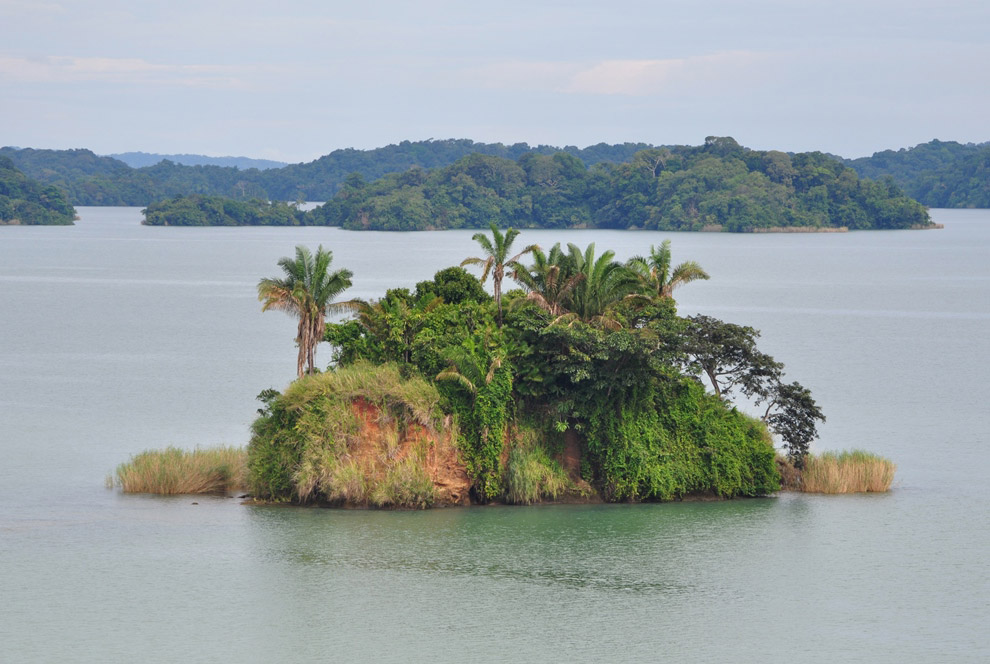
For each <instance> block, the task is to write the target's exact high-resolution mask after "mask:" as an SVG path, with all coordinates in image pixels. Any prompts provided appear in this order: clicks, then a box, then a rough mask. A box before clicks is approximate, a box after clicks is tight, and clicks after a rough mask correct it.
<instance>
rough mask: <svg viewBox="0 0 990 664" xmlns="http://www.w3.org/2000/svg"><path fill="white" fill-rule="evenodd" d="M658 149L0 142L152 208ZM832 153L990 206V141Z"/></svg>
mask: <svg viewBox="0 0 990 664" xmlns="http://www.w3.org/2000/svg"><path fill="white" fill-rule="evenodd" d="M659 147H661V146H654V145H651V144H647V143H623V144H617V145H608V144H605V143H599V144H597V145H592V146H589V147H586V148H578V147H576V146H566V147H564V148H557V147H553V146H548V145H538V146H530V145H528V144H526V143H516V144H513V145H503V144H501V143H476V142H474V141H471V140H468V139H448V140H428V141H402V142H401V143H398V144H394V145H389V146H386V147H382V148H376V149H373V150H356V149H340V150H334V151H333V152H331V153H329V154H327V155H325V156H323V157H320V158H319V159H316V160H314V161H312V162H308V163H301V164H290V165H287V166H284V167H282V168H272V169H267V170H263V171H262V170H258V169H247V170H241V169H238V168H235V167H229V166H218V165H197V166H186V165H181V164H176V163H174V162H171V161H167V160H166V161H161V162H159V163H157V164H154V165H150V166H144V167H141V168H131V167H130V166H128V165H127V164H126V163H124V162H123V161H120V160H118V159H114V158H112V157H109V156H99V155H96V154H94V153H93V152H92V151H90V150H85V149H75V150H39V149H31V148H23V149H18V148H12V147H4V148H0V155H3V156H7V157H9V158H10V159H11V160H12V161H13V162H14V164H15V165H16V166H17V167H18V168H19V169H20V170H21V171H23V172H24V173H25V174H26V175H27V176H28V177H30V178H33V179H37V180H39V181H41V182H42V183H44V184H51V185H55V186H57V187H58V188H60V189H61V190H62V191H63V192H64V193H65V195H66V196H67V197H68V199H69V201H70V202H71V203H72V204H74V205H133V206H147V205H149V204H150V203H153V202H156V201H160V200H164V199H169V198H174V197H175V196H180V195H192V194H203V195H211V196H224V197H228V198H234V199H237V200H249V199H252V198H262V199H268V200H280V201H326V200H329V199H330V198H332V197H333V196H334V194H336V193H337V192H338V191H339V190H341V189H342V188H343V187H344V186H345V183H346V181H347V178H348V177H349V176H351V175H352V174H355V173H357V174H359V175H360V176H361V178H363V179H364V180H365V181H367V182H370V181H374V180H377V179H379V178H381V177H382V176H384V175H387V174H391V173H401V172H404V171H406V170H409V169H410V168H421V169H435V168H442V167H445V166H449V165H451V164H453V163H454V162H456V161H458V160H459V159H462V158H464V157H466V156H468V155H471V154H481V155H487V156H494V157H502V158H505V159H511V160H513V161H518V160H519V158H520V157H522V156H523V155H525V154H529V153H535V154H538V155H545V156H551V155H553V154H555V153H558V152H563V153H566V154H569V155H571V156H574V157H577V158H578V159H580V160H581V161H582V162H583V163H584V164H585V165H586V166H588V167H592V166H595V165H596V164H601V163H610V164H620V163H624V162H628V161H629V160H631V159H632V158H633V156H634V155H635V154H636V153H638V152H640V151H642V150H647V149H658V148H659ZM691 147H692V146H666V149H668V150H671V151H672V152H675V153H676V152H679V151H683V150H688V149H691ZM790 156H791V157H792V158H793V157H795V156H796V155H794V154H791V155H790ZM829 157H831V158H833V159H835V160H836V161H840V162H842V163H844V164H845V165H847V166H849V167H851V168H853V169H854V170H855V171H856V172H857V173H858V174H859V175H860V177H866V178H870V179H875V180H883V179H884V178H886V177H888V176H889V177H890V178H892V179H893V180H894V182H895V183H896V184H897V185H898V186H899V187H900V188H901V189H903V190H904V192H905V193H907V194H908V195H909V196H910V197H912V198H914V199H915V200H918V201H919V202H921V203H923V204H924V205H928V206H930V207H990V190H988V187H990V185H988V184H987V183H988V177H987V170H988V164H990V144H988V143H983V144H972V143H971V144H960V143H956V142H953V141H938V140H933V141H931V142H929V143H924V144H920V145H917V146H915V147H913V148H909V149H901V150H898V151H893V150H886V151H883V152H877V153H875V154H874V155H873V156H872V157H863V158H860V159H845V160H843V159H842V158H841V157H837V156H834V155H829Z"/></svg>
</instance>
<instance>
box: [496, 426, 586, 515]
mask: <svg viewBox="0 0 990 664" xmlns="http://www.w3.org/2000/svg"><path fill="white" fill-rule="evenodd" d="M538 435H539V433H538V432H537V431H535V430H525V431H522V432H521V433H520V436H519V439H518V440H517V442H516V445H515V446H514V447H513V448H512V449H511V450H510V451H509V458H508V461H507V462H506V465H505V495H504V500H505V502H507V503H513V504H516V505H532V504H533V503H536V502H539V501H541V500H556V499H557V498H559V497H560V496H562V495H563V494H564V493H565V492H567V491H568V490H569V489H571V488H572V487H573V482H571V480H570V478H568V477H567V473H566V472H564V469H563V468H561V466H560V464H559V463H557V461H555V460H554V459H551V458H550V455H549V454H548V453H547V449H546V447H544V446H543V445H541V444H540V443H539V442H538V440H537V436H538Z"/></svg>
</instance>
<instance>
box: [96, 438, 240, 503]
mask: <svg viewBox="0 0 990 664" xmlns="http://www.w3.org/2000/svg"><path fill="white" fill-rule="evenodd" d="M247 475H248V473H247V452H246V451H245V450H244V449H243V448H239V447H215V448H211V449H206V450H200V449H197V450H194V451H192V452H187V451H185V450H180V449H178V448H175V447H169V448H166V449H164V450H149V451H147V452H142V453H141V454H138V455H137V456H135V457H132V458H131V460H130V461H128V462H127V463H122V464H120V465H119V466H117V470H116V472H115V473H114V476H113V477H112V478H107V479H108V482H107V483H108V484H113V485H115V486H118V487H120V488H121V489H122V490H123V491H124V492H125V493H159V494H164V495H173V494H181V493H213V494H223V493H227V492H231V491H242V490H244V489H246V487H247Z"/></svg>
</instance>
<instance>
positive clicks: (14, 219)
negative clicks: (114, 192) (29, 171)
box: [0, 156, 76, 226]
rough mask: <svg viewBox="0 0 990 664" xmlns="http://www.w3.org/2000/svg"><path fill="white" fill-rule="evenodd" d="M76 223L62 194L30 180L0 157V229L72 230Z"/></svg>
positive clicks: (8, 161)
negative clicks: (3, 227)
mask: <svg viewBox="0 0 990 664" xmlns="http://www.w3.org/2000/svg"><path fill="white" fill-rule="evenodd" d="M75 219H76V210H75V208H73V207H72V206H71V205H69V202H68V201H67V200H65V196H64V195H63V194H62V192H61V191H59V190H58V189H57V188H56V187H53V186H51V185H45V184H42V183H41V182H37V181H36V180H32V179H30V178H28V177H27V176H25V175H24V173H22V172H21V171H20V170H18V169H17V168H16V167H15V166H14V163H13V162H12V161H11V160H10V159H7V158H6V157H3V156H0V226H17V225H22V224H23V225H25V226H69V225H72V223H73V221H74V220H75Z"/></svg>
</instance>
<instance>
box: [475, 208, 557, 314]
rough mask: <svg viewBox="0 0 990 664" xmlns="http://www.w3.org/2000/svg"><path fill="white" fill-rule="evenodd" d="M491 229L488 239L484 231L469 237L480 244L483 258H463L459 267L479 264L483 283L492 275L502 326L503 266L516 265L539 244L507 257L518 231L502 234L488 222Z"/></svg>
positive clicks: (510, 230)
mask: <svg viewBox="0 0 990 664" xmlns="http://www.w3.org/2000/svg"><path fill="white" fill-rule="evenodd" d="M490 227H491V229H492V239H491V240H489V239H488V236H487V235H485V234H484V233H475V234H474V235H472V236H471V239H472V240H474V241H475V242H477V243H478V244H480V245H481V248H482V249H483V250H484V252H485V254H486V256H485V258H478V257H472V258H465V259H464V260H463V261H462V262H461V267H464V266H465V265H480V266H481V270H482V271H481V283H485V280H486V279H488V274H489V273H491V275H492V283H493V284H494V285H495V306H496V308H497V309H498V326H499V327H502V278H503V277H504V276H505V268H506V267H509V268H513V267H514V266H516V265H518V261H519V259H520V258H522V257H523V256H524V255H525V254H527V253H529V252H531V251H534V250H536V249H539V246H537V245H535V244H531V245H529V246H528V247H526V248H525V249H523V250H522V251H520V252H519V253H518V254H516V255H515V256H513V257H512V258H508V255H509V251H510V250H511V249H512V242H513V241H514V240H515V239H516V236H518V235H519V231H517V230H516V229H515V228H510V229H508V230H507V231H505V234H504V235H503V234H502V233H501V232H500V231H499V230H498V226H496V225H495V224H494V222H493V223H492V224H490Z"/></svg>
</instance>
